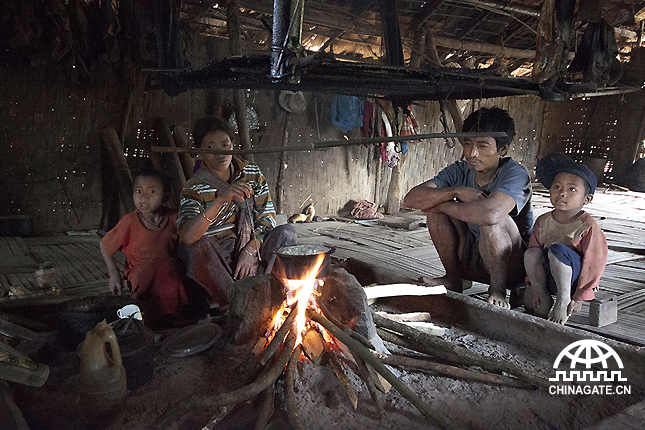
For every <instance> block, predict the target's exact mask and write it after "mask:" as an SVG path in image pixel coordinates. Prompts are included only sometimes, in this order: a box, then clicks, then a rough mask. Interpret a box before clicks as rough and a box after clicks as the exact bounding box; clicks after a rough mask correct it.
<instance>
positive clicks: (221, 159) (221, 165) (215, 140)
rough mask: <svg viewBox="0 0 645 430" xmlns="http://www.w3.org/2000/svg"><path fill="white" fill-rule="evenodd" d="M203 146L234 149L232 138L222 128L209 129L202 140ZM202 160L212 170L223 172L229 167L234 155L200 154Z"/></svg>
mask: <svg viewBox="0 0 645 430" xmlns="http://www.w3.org/2000/svg"><path fill="white" fill-rule="evenodd" d="M201 147H202V148H211V149H222V150H227V151H230V150H232V149H233V143H232V142H231V138H230V137H229V136H228V134H226V132H224V131H222V130H217V131H209V132H208V133H207V134H206V136H204V139H203V140H202V146H201ZM200 157H201V159H202V162H203V163H204V165H205V166H206V168H207V169H208V170H210V171H211V172H221V171H224V170H226V169H228V166H229V165H230V164H231V160H232V159H233V156H232V155H223V154H200Z"/></svg>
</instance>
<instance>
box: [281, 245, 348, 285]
mask: <svg viewBox="0 0 645 430" xmlns="http://www.w3.org/2000/svg"><path fill="white" fill-rule="evenodd" d="M335 250H336V249H335V248H333V247H329V246H324V245H292V246H283V247H282V248H280V249H279V250H278V253H277V258H276V264H275V265H274V268H273V271H272V274H273V275H274V276H278V277H281V276H282V273H280V271H281V270H282V271H283V272H284V278H286V279H302V278H304V277H305V275H306V274H307V272H309V271H310V270H311V268H312V267H313V266H314V265H315V264H316V261H317V259H318V257H319V256H320V255H321V254H322V255H323V262H322V264H321V265H320V268H319V269H318V273H317V274H316V278H317V279H320V278H324V277H325V276H327V273H329V267H330V265H331V254H332V253H333V252H334V251H335ZM276 266H277V267H276Z"/></svg>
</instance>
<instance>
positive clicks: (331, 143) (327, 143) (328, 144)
mask: <svg viewBox="0 0 645 430" xmlns="http://www.w3.org/2000/svg"><path fill="white" fill-rule="evenodd" d="M446 137H457V138H459V137H461V138H477V137H506V133H504V132H490V133H489V132H485V133H426V134H412V135H409V136H389V137H370V138H368V139H348V140H323V141H320V142H313V143H312V144H310V145H296V146H281V147H278V148H252V149H234V150H232V151H224V150H222V149H210V148H190V149H189V148H168V147H165V146H153V147H152V148H150V150H151V151H153V152H193V153H196V154H226V155H240V154H268V153H272V152H282V151H314V150H317V149H327V148H335V147H339V146H352V145H364V144H370V143H387V142H405V141H410V143H414V141H416V140H423V139H443V138H446Z"/></svg>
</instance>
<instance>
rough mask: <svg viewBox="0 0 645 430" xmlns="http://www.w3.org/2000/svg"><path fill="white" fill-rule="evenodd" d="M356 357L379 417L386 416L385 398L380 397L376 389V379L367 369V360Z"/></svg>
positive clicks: (360, 373)
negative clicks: (373, 378)
mask: <svg viewBox="0 0 645 430" xmlns="http://www.w3.org/2000/svg"><path fill="white" fill-rule="evenodd" d="M354 358H355V359H356V364H357V365H358V374H359V375H360V377H361V379H362V380H363V382H365V385H366V386H367V391H368V392H369V393H370V396H371V397H372V400H373V401H374V406H376V411H377V412H378V419H383V418H385V409H383V399H381V397H379V394H378V392H377V391H376V386H375V385H374V381H373V380H372V377H371V376H370V372H369V370H368V369H367V364H365V360H363V359H362V358H360V357H354Z"/></svg>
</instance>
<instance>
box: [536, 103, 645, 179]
mask: <svg viewBox="0 0 645 430" xmlns="http://www.w3.org/2000/svg"><path fill="white" fill-rule="evenodd" d="M644 119H645V100H644V99H643V96H642V95H641V94H639V93H633V94H625V95H624V96H620V95H617V96H605V97H592V98H588V99H577V100H572V101H567V102H562V103H546V108H545V112H544V127H543V129H542V130H543V131H542V142H543V145H542V147H541V148H540V155H545V154H548V153H551V152H565V153H567V154H569V155H571V156H572V157H573V158H574V159H575V160H576V161H578V162H585V163H587V164H589V166H590V168H592V170H594V169H593V165H594V164H599V168H601V169H602V170H604V181H605V182H608V183H613V182H616V181H620V179H621V178H620V175H621V172H624V171H625V169H626V168H627V167H628V166H629V165H630V164H631V163H632V162H633V161H634V156H635V155H636V153H637V150H638V146H639V144H640V142H641V141H642V139H643V120H644ZM597 176H598V174H597ZM598 181H599V182H601V178H600V177H599V178H598Z"/></svg>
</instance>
